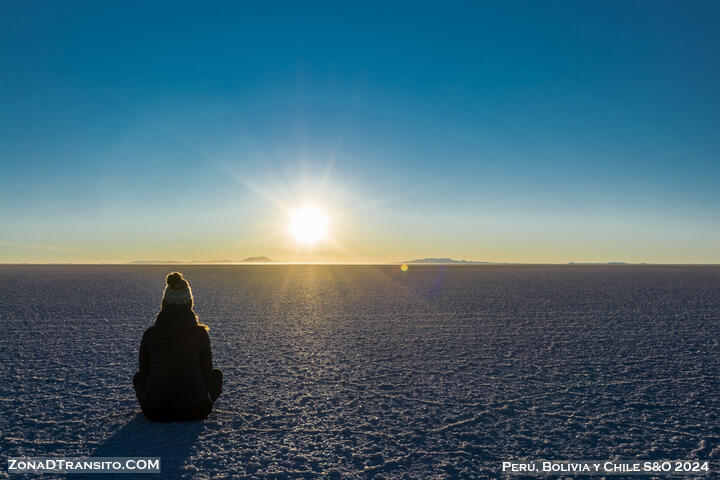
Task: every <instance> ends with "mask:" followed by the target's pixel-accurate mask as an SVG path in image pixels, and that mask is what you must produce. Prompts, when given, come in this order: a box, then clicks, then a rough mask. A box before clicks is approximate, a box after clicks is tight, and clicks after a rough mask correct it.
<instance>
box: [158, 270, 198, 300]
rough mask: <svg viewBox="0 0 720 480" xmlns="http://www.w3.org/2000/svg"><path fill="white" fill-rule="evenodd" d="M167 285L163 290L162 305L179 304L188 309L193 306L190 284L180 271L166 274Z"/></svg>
mask: <svg viewBox="0 0 720 480" xmlns="http://www.w3.org/2000/svg"><path fill="white" fill-rule="evenodd" d="M166 280H167V286H166V287H165V292H163V298H162V307H163V308H165V307H167V306H172V305H179V306H185V307H187V308H189V309H192V307H193V295H192V290H191V289H190V284H189V283H188V281H187V280H185V279H184V278H183V276H182V273H180V272H172V273H171V274H169V275H168V276H167V279H166Z"/></svg>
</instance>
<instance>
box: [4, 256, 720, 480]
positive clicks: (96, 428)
mask: <svg viewBox="0 0 720 480" xmlns="http://www.w3.org/2000/svg"><path fill="white" fill-rule="evenodd" d="M173 269H178V270H180V271H182V272H183V273H184V275H185V276H186V277H187V279H188V280H189V281H190V283H191V286H192V288H193V292H194V294H195V299H196V307H195V310H196V312H197V313H198V314H199V315H200V319H201V321H204V322H205V323H207V324H209V325H210V327H211V330H210V336H211V340H212V345H213V352H214V360H215V365H216V366H217V367H219V368H221V369H222V370H223V371H224V373H225V379H226V382H225V388H224V393H223V395H222V396H221V397H220V399H219V400H218V402H217V404H216V411H215V412H214V413H213V414H211V416H210V417H209V418H208V419H207V420H206V421H204V422H190V423H177V424H152V423H150V422H147V421H146V420H145V419H144V418H143V417H142V415H140V414H139V408H138V406H137V404H136V402H135V398H134V393H133V390H132V387H131V378H132V375H133V374H134V373H135V371H136V369H137V349H138V345H139V342H140V338H141V336H142V333H143V331H144V330H145V329H146V328H147V327H148V326H150V325H151V324H152V321H153V319H154V315H155V313H156V312H157V310H158V308H159V304H160V298H161V294H162V289H163V286H164V277H165V275H166V274H167V273H168V272H170V271H172V270H173ZM0 325H1V326H2V331H3V334H2V336H1V337H0V408H1V410H2V416H0V431H1V432H2V438H0V451H1V452H2V461H3V462H5V459H6V457H8V456H33V455H34V456H56V455H67V456H85V455H95V456H130V455H143V456H160V457H162V459H163V472H164V473H163V477H166V478H225V477H232V478H325V477H329V478H358V477H359V478H368V477H374V478H377V479H380V478H453V477H459V478H479V479H484V478H501V477H502V475H501V474H500V473H499V472H500V462H501V461H502V460H510V459H513V460H521V459H528V460H533V459H534V460H538V459H558V460H560V459H600V460H609V459H619V458H626V459H668V458H669V459H676V458H677V459H693V458H697V459H706V460H711V461H713V462H714V468H715V469H716V471H717V468H718V467H720V422H719V421H718V418H719V415H720V382H719V381H718V375H719V372H720V368H719V367H720V268H718V267H673V266H579V265H578V266H414V265H411V266H410V269H409V271H408V272H405V273H403V272H401V271H400V269H399V268H398V267H390V266H200V265H195V266H177V267H176V266H0ZM3 465H4V466H3V468H2V471H0V477H7V476H8V474H7V472H6V468H7V466H6V464H5V463H4V464H3ZM719 476H720V475H718V474H717V473H716V474H715V475H714V478H718V477H719ZM71 477H72V478H78V477H77V476H71ZM121 477H122V478H128V476H127V475H121V476H120V477H116V476H113V477H110V478H121ZM711 477H713V476H711ZM43 478H48V476H47V475H45V476H44V477H43ZM140 478H151V477H150V476H148V475H144V476H140ZM568 478H569V477H568ZM587 478H598V477H587ZM612 478H619V477H612ZM634 478H641V477H634ZM642 478H648V477H642ZM674 478H678V477H674Z"/></svg>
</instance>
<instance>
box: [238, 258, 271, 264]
mask: <svg viewBox="0 0 720 480" xmlns="http://www.w3.org/2000/svg"><path fill="white" fill-rule="evenodd" d="M240 261H241V262H243V263H275V260H273V259H272V258H268V257H247V258H243V259H242V260H240Z"/></svg>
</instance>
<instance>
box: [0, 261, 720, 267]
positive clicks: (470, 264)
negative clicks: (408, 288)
mask: <svg viewBox="0 0 720 480" xmlns="http://www.w3.org/2000/svg"><path fill="white" fill-rule="evenodd" d="M11 265H37V266H52V265H57V266H62V265H77V266H93V265H97V266H101V265H124V266H130V267H142V266H161V265H163V266H173V265H182V266H192V265H228V266H272V265H279V266H282V265H338V266H342V265H348V266H350V265H358V266H362V265H367V266H373V265H377V266H383V265H387V266H400V265H424V266H432V265H453V266H460V267H492V266H513V265H517V266H522V265H557V266H563V265H564V266H576V265H582V266H613V267H622V266H638V265H646V266H653V265H657V266H674V265H677V266H720V262H718V263H682V262H667V263H663V262H658V263H655V262H575V261H571V262H563V263H559V262H142V263H134V262H0V266H11Z"/></svg>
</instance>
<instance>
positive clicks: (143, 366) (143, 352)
mask: <svg viewBox="0 0 720 480" xmlns="http://www.w3.org/2000/svg"><path fill="white" fill-rule="evenodd" d="M148 337H149V330H147V331H145V334H144V335H143V337H142V340H141V341H140V359H139V362H140V375H141V376H142V378H144V379H147V378H148V373H150V346H149V345H148V343H149V340H148Z"/></svg>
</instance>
